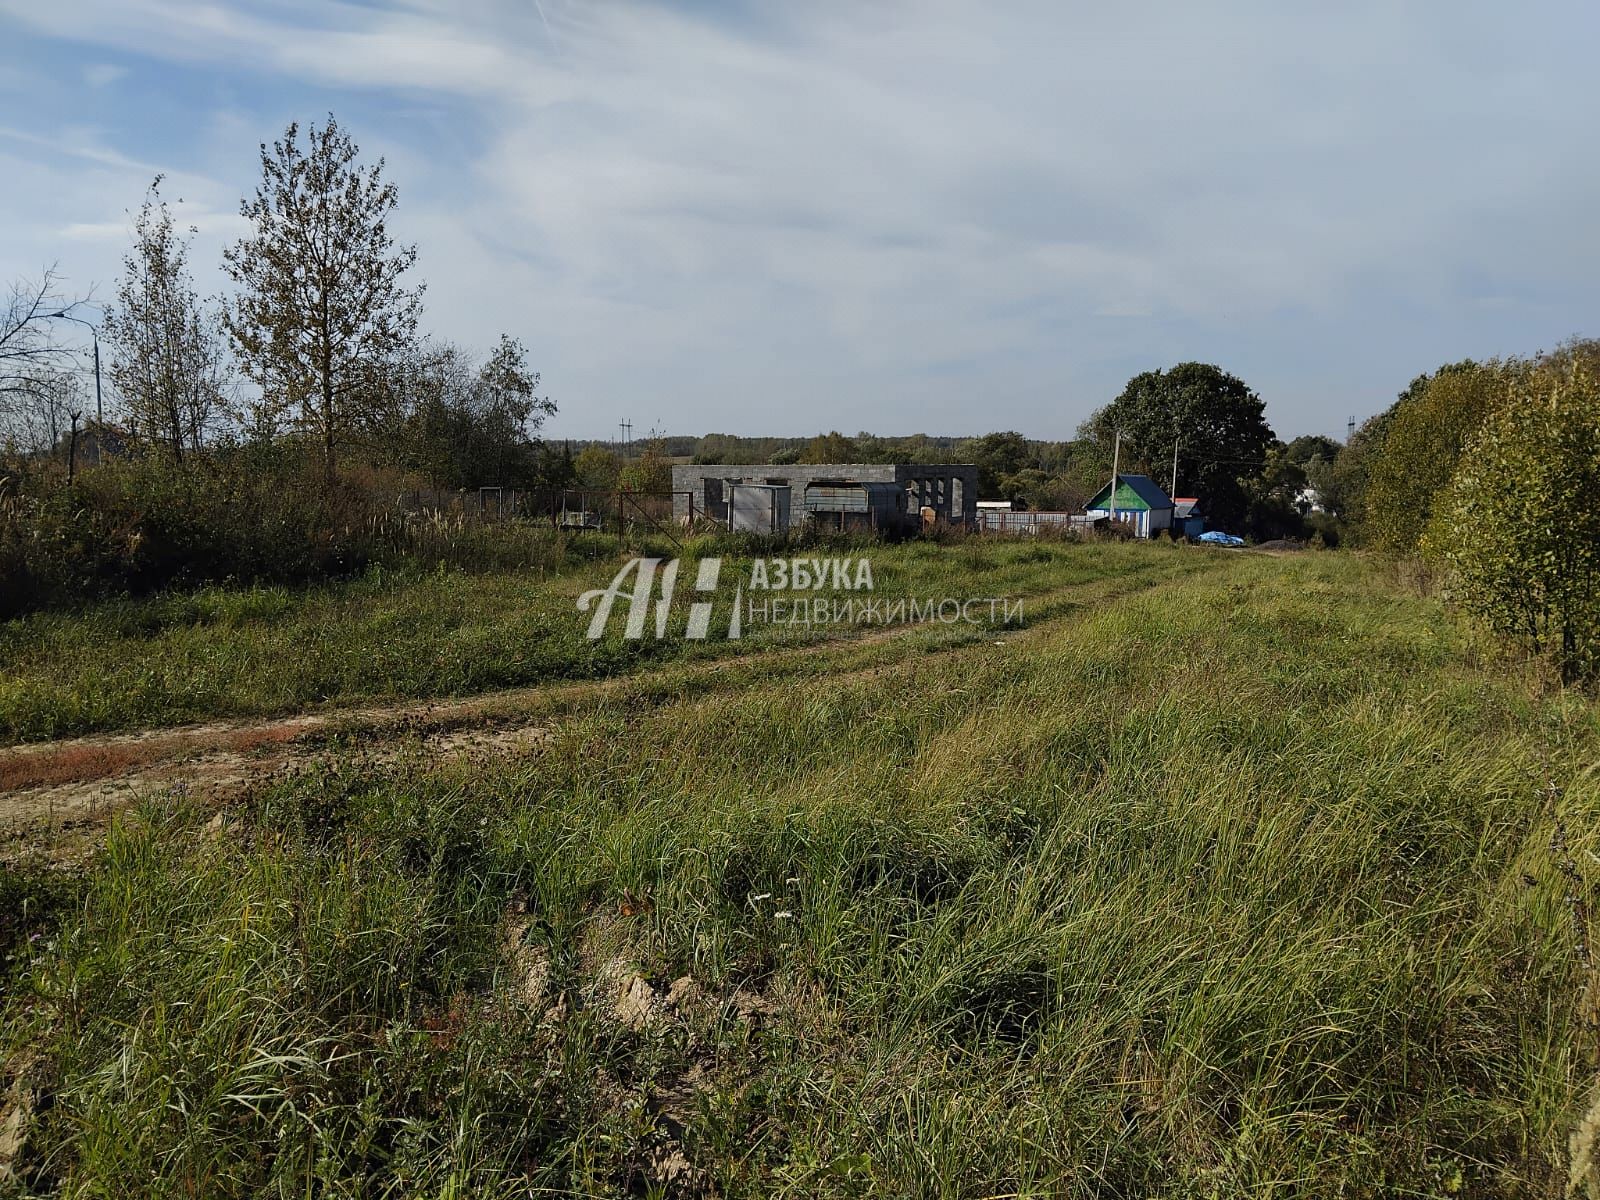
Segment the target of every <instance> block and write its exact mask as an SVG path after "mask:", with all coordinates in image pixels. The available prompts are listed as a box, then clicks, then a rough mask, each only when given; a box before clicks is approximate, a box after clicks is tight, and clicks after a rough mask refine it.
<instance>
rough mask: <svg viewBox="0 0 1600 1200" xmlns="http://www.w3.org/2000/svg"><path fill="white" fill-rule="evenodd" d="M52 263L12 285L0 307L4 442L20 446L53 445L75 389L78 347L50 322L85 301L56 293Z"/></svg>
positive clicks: (0, 420) (0, 412)
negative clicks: (64, 339)
mask: <svg viewBox="0 0 1600 1200" xmlns="http://www.w3.org/2000/svg"><path fill="white" fill-rule="evenodd" d="M59 282H60V277H59V275H58V274H57V272H56V269H55V268H54V267H47V268H45V270H44V271H42V272H41V273H40V275H39V278H38V279H36V280H26V279H24V280H18V281H17V282H16V283H13V284H12V285H11V289H10V292H9V294H8V295H7V297H6V300H5V303H4V305H3V306H0V440H3V441H5V442H8V443H10V444H12V445H14V446H15V447H17V448H19V449H26V450H45V449H50V448H53V447H54V446H55V444H56V439H57V436H58V434H59V430H60V428H64V426H62V425H61V421H62V420H64V419H65V418H64V416H63V414H64V413H65V412H66V411H67V407H66V406H69V405H70V404H71V403H72V401H70V400H67V399H64V397H66V396H67V394H68V393H69V392H71V391H72V390H73V388H74V384H73V382H72V380H71V378H70V377H69V376H68V375H67V372H68V371H70V370H71V369H72V367H73V365H74V362H73V360H74V356H75V354H76V351H75V350H74V349H73V348H72V347H71V346H67V345H63V344H62V343H60V342H58V341H56V340H55V337H54V331H53V330H52V328H51V325H50V321H51V319H52V318H53V317H57V316H61V315H63V314H66V313H71V311H72V310H73V309H74V308H76V307H77V306H78V305H79V304H82V303H83V301H81V300H71V301H68V300H64V299H62V297H61V296H60V295H59V294H58V293H57V291H56V287H57V284H58V283H59Z"/></svg>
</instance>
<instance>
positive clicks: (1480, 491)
mask: <svg viewBox="0 0 1600 1200" xmlns="http://www.w3.org/2000/svg"><path fill="white" fill-rule="evenodd" d="M1596 495H1600V381H1597V379H1596V376H1595V375H1594V374H1593V373H1592V372H1591V370H1590V369H1588V368H1587V367H1585V366H1583V365H1581V364H1576V363H1575V364H1572V365H1570V366H1568V367H1566V368H1554V367H1546V368H1544V369H1542V370H1540V371H1538V372H1535V373H1533V374H1531V375H1528V376H1527V377H1525V378H1523V379H1521V380H1519V381H1518V382H1516V383H1515V384H1514V385H1513V387H1512V390H1511V403H1510V404H1508V405H1506V406H1504V407H1502V408H1501V409H1500V410H1499V411H1498V412H1497V413H1495V414H1494V415H1493V416H1492V417H1491V418H1490V420H1489V422H1488V424H1487V425H1486V426H1485V427H1484V428H1483V430H1482V431H1481V432H1480V433H1479V435H1478V436H1477V438H1476V439H1474V440H1473V442H1472V443H1471V444H1470V445H1469V447H1468V449H1467V452H1466V453H1465V454H1464V455H1463V456H1462V458H1461V463H1460V466H1459V467H1458V469H1457V470H1456V473H1455V476H1454V477H1453V478H1452V480H1451V481H1450V483H1449V485H1448V486H1447V487H1446V488H1445V489H1444V490H1443V491H1442V492H1441V493H1440V496H1439V502H1438V504H1437V506H1436V511H1435V513H1434V515H1433V519H1432V522H1431V524H1430V525H1429V528H1428V532H1427V535H1426V537H1425V539H1424V544H1423V548H1424V552H1425V553H1426V554H1427V556H1428V557H1429V558H1430V559H1432V560H1434V561H1435V562H1436V563H1438V564H1439V565H1441V566H1443V567H1444V568H1445V570H1446V571H1447V572H1448V580H1447V588H1448V594H1449V595H1450V596H1451V597H1452V598H1453V599H1454V600H1455V601H1456V602H1457V603H1459V604H1460V605H1461V606H1462V607H1463V608H1464V609H1466V610H1467V611H1468V612H1469V613H1471V614H1472V615H1473V616H1475V617H1477V618H1479V619H1480V620H1482V621H1483V622H1484V623H1485V624H1486V625H1487V626H1489V628H1491V629H1492V630H1494V631H1495V632H1496V633H1499V634H1502V635H1507V636H1510V637H1513V638H1516V639H1519V640H1521V641H1523V642H1525V643H1526V644H1527V645H1529V646H1530V647H1531V648H1532V649H1533V650H1534V652H1535V653H1544V654H1548V655H1550V656H1551V657H1552V658H1553V660H1554V661H1555V663H1556V665H1557V666H1558V667H1559V668H1560V670H1561V674H1562V678H1563V679H1565V680H1567V681H1569V682H1570V681H1572V680H1575V679H1578V678H1581V677H1584V676H1592V675H1593V674H1594V672H1595V670H1596V667H1597V666H1600V652H1597V639H1600V590H1597V585H1600V527H1597V526H1596V525H1595V522H1594V519H1593V517H1592V515H1591V513H1590V508H1591V506H1592V505H1593V503H1594V498H1595V496H1596Z"/></svg>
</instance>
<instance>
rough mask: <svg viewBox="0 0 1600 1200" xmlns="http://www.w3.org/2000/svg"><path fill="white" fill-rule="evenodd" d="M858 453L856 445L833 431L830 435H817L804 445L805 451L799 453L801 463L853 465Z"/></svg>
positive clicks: (836, 431)
mask: <svg viewBox="0 0 1600 1200" xmlns="http://www.w3.org/2000/svg"><path fill="white" fill-rule="evenodd" d="M857 454H858V451H857V450H856V444H855V442H854V441H853V440H851V439H850V438H847V437H845V435H844V434H842V433H840V432H839V431H838V430H837V429H835V430H834V431H833V432H832V433H824V434H819V435H818V436H817V437H814V438H812V439H811V440H810V441H809V442H807V443H806V445H805V449H804V450H802V451H801V452H800V460H799V461H801V462H803V463H853V462H855V461H857Z"/></svg>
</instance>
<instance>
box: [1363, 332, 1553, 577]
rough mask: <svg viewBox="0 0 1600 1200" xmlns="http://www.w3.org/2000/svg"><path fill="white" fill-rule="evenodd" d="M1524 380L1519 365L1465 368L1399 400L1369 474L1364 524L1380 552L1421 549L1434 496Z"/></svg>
mask: <svg viewBox="0 0 1600 1200" xmlns="http://www.w3.org/2000/svg"><path fill="white" fill-rule="evenodd" d="M1523 374H1525V369H1524V367H1523V365H1522V364H1520V363H1517V362H1509V363H1487V364H1484V365H1481V366H1480V365H1478V364H1475V363H1462V364H1459V365H1457V366H1454V367H1449V368H1446V369H1444V370H1441V371H1440V372H1439V373H1438V374H1437V375H1435V376H1433V378H1432V379H1431V380H1429V381H1428V383H1427V384H1426V386H1425V387H1423V388H1422V390H1421V391H1420V392H1416V393H1415V394H1408V395H1407V396H1404V397H1402V398H1401V401H1400V403H1399V404H1397V405H1396V406H1395V408H1394V415H1393V416H1392V417H1391V418H1390V420H1389V422H1388V424H1387V428H1386V429H1385V431H1384V434H1383V441H1382V444H1381V447H1380V448H1379V451H1378V454H1377V456H1376V458H1375V459H1374V460H1373V462H1372V464H1371V466H1370V467H1369V469H1368V479H1367V487H1366V495H1365V498H1364V508H1365V516H1366V526H1367V531H1368V533H1369V534H1370V538H1371V541H1372V543H1373V544H1374V545H1375V546H1376V547H1377V548H1378V549H1380V550H1386V551H1388V552H1390V553H1392V554H1412V553H1414V552H1415V551H1416V550H1417V545H1418V539H1419V538H1420V537H1421V536H1422V531H1423V530H1424V529H1426V528H1427V526H1428V521H1429V518H1430V516H1431V515H1432V512H1433V509H1434V505H1435V503H1436V499H1437V494H1438V493H1439V492H1440V491H1441V489H1443V488H1444V487H1445V486H1446V485H1447V484H1448V483H1449V482H1450V478H1451V475H1452V474H1453V473H1454V472H1455V469H1456V465H1457V464H1458V463H1459V462H1461V460H1462V454H1463V450H1464V449H1465V447H1466V446H1467V445H1468V444H1469V443H1470V442H1471V441H1472V439H1473V437H1475V436H1476V435H1477V433H1478V431H1479V430H1480V429H1481V428H1483V425H1484V422H1485V421H1487V420H1489V419H1490V417H1491V416H1492V415H1493V414H1494V413H1495V412H1496V411H1497V410H1499V409H1500V408H1502V407H1504V404H1505V400H1506V395H1507V388H1508V387H1509V386H1515V382H1516V380H1517V379H1518V377H1519V376H1521V375H1523Z"/></svg>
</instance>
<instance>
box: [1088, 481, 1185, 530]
mask: <svg viewBox="0 0 1600 1200" xmlns="http://www.w3.org/2000/svg"><path fill="white" fill-rule="evenodd" d="M1083 507H1084V512H1086V513H1087V514H1088V515H1089V516H1090V517H1092V518H1094V519H1095V520H1099V519H1101V518H1107V519H1111V520H1115V521H1117V522H1118V523H1120V524H1126V525H1131V526H1132V527H1133V535H1134V536H1135V537H1142V538H1147V537H1154V536H1155V535H1156V534H1157V533H1159V532H1161V530H1163V529H1171V528H1172V509H1173V505H1172V498H1171V497H1170V496H1168V495H1167V494H1166V492H1164V491H1162V490H1161V485H1160V484H1158V483H1156V481H1155V480H1153V479H1151V478H1150V477H1149V476H1148V475H1118V476H1117V478H1116V481H1115V490H1114V493H1113V486H1112V484H1109V483H1108V484H1106V486H1105V487H1103V488H1101V489H1100V490H1099V492H1097V493H1096V494H1095V496H1094V498H1093V499H1091V500H1090V501H1089V503H1088V504H1086V505H1084V506H1083Z"/></svg>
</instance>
